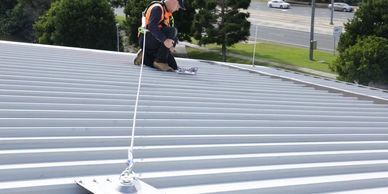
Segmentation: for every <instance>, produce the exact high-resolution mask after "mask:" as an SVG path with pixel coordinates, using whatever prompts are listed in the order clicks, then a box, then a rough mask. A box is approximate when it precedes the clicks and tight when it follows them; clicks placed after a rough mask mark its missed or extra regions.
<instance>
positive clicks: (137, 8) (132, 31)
mask: <svg viewBox="0 0 388 194" xmlns="http://www.w3.org/2000/svg"><path fill="white" fill-rule="evenodd" d="M151 2H152V0H144V1H139V0H128V1H127V4H126V6H125V8H124V13H125V16H126V18H125V22H124V25H125V30H126V31H127V33H128V35H129V43H130V44H132V45H138V37H137V34H138V30H137V29H138V28H139V27H140V26H141V17H142V13H143V11H144V9H145V8H146V7H147V5H148V4H149V3H151Z"/></svg>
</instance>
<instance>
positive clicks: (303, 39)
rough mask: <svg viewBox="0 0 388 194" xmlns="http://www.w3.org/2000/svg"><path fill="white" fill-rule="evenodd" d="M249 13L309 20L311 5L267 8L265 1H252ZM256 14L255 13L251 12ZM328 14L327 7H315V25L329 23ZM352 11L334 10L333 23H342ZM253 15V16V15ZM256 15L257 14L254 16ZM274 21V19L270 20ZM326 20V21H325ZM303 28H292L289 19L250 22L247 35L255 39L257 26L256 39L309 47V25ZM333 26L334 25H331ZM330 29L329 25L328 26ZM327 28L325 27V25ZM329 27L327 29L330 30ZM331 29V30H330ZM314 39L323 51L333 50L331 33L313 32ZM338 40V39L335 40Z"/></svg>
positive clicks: (349, 16) (350, 16)
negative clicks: (274, 23) (273, 23)
mask: <svg viewBox="0 0 388 194" xmlns="http://www.w3.org/2000/svg"><path fill="white" fill-rule="evenodd" d="M249 12H250V13H260V15H261V16H267V17H269V18H271V19H273V20H278V21H276V22H279V20H280V19H281V18H279V17H278V15H279V13H284V14H287V15H286V16H287V17H289V18H291V17H295V18H299V20H300V19H301V18H302V19H304V20H306V19H307V20H310V18H311V7H310V6H302V5H296V6H295V5H292V6H291V9H276V8H268V6H267V4H266V3H258V2H252V3H251V7H250V8H249ZM252 15H257V14H251V17H252ZM330 15H331V11H330V9H328V8H316V11H315V17H316V22H315V25H316V26H323V28H324V26H325V25H326V26H327V25H328V24H329V23H330ZM353 16H354V13H348V12H334V19H335V24H338V23H341V25H342V23H343V22H346V21H348V20H349V19H351V18H353ZM253 17H255V16H253ZM256 17H257V16H256ZM250 20H251V21H255V18H250ZM272 22H274V21H272ZM325 22H326V23H325ZM305 25H307V26H305V28H304V30H297V29H293V28H292V27H290V26H292V24H291V25H290V21H285V22H284V25H268V23H266V24H264V23H263V22H262V21H261V22H258V23H255V22H252V27H251V30H250V33H251V36H250V37H249V40H250V41H253V40H254V39H255V32H256V31H255V29H256V26H258V36H257V39H258V40H265V41H271V42H278V43H285V44H290V45H296V46H302V47H309V42H310V31H309V28H310V25H309V24H305ZM275 26H276V27H275ZM333 27H334V26H333ZM329 28H330V29H331V26H329ZM306 29H307V30H306ZM326 29H327V27H326ZM330 29H329V30H330ZM330 31H331V30H330ZM314 39H315V40H317V42H318V49H319V50H325V51H330V52H333V51H334V37H333V35H331V34H327V33H325V34H324V33H317V31H316V32H315V33H314ZM336 42H338V40H336Z"/></svg>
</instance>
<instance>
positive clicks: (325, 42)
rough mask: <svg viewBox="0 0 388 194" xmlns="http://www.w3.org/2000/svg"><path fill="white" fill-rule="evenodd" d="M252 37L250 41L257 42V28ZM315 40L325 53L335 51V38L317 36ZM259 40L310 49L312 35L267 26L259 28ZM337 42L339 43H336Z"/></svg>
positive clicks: (324, 35)
mask: <svg viewBox="0 0 388 194" xmlns="http://www.w3.org/2000/svg"><path fill="white" fill-rule="evenodd" d="M250 33H251V36H250V37H249V41H254V40H255V33H256V27H255V26H254V27H252V28H251V32H250ZM314 36H315V37H314V39H315V40H317V42H318V46H317V47H318V49H319V50H324V51H330V52H333V50H334V38H333V36H330V35H326V34H315V35H314ZM257 40H258V41H269V42H277V43H282V44H289V45H295V46H300V47H307V48H308V47H309V42H310V33H309V32H303V31H297V30H289V29H282V28H274V27H267V26H258V28H257ZM336 42H337V41H336Z"/></svg>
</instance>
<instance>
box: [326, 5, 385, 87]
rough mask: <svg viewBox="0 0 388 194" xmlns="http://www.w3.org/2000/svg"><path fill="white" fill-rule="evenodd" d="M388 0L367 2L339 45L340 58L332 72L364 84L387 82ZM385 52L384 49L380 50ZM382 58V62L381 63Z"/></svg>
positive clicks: (332, 66)
mask: <svg viewBox="0 0 388 194" xmlns="http://www.w3.org/2000/svg"><path fill="white" fill-rule="evenodd" d="M387 5H388V0H374V1H369V0H364V1H363V2H362V3H361V6H360V8H359V9H358V10H357V12H356V13H355V16H354V18H353V19H352V20H350V21H349V22H348V23H346V24H345V31H346V32H345V33H343V34H342V35H341V39H340V41H339V43H338V51H339V53H340V54H339V56H338V58H337V60H336V61H335V62H334V63H333V64H331V66H330V67H331V69H332V70H334V71H336V72H337V73H338V74H339V79H341V80H345V81H350V82H353V81H357V82H359V83H361V84H369V83H370V82H374V83H379V82H386V79H387V77H388V74H387V71H386V69H387V67H386V66H387V62H386V61H387V58H386V57H384V55H386V54H387V53H388V52H387V48H388V47H386V46H383V44H386V43H387V41H386V40H387V39H388V9H387ZM380 49H385V50H380ZM382 59H383V60H382Z"/></svg>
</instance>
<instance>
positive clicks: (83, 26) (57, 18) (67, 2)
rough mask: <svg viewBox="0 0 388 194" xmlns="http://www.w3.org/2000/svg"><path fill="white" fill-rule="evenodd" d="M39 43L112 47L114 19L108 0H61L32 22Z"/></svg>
mask: <svg viewBox="0 0 388 194" xmlns="http://www.w3.org/2000/svg"><path fill="white" fill-rule="evenodd" d="M34 27H35V29H36V38H37V40H38V42H39V43H43V44H54V45H63V46H74V47H82V48H93V49H105V50H115V48H116V22H115V16H114V13H113V10H112V8H111V6H110V4H109V2H108V1H107V0H60V1H57V2H55V3H53V4H52V6H51V8H50V10H49V11H48V12H47V14H45V15H44V16H42V17H40V18H39V20H38V21H37V23H36V24H35V25H34Z"/></svg>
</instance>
